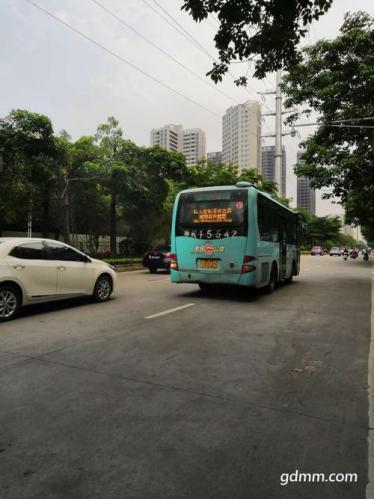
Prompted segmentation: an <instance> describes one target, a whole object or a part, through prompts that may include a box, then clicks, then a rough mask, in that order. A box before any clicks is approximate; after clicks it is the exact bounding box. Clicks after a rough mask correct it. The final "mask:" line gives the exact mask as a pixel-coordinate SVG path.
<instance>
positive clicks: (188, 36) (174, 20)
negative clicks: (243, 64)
mask: <svg viewBox="0 0 374 499" xmlns="http://www.w3.org/2000/svg"><path fill="white" fill-rule="evenodd" d="M143 1H144V0H143ZM152 1H153V3H155V4H156V5H157V6H158V7H159V8H160V9H161V10H162V11H163V12H164V13H165V14H166V15H167V16H168V17H169V18H170V19H171V20H172V21H173V22H174V23H175V24H176V25H177V26H178V28H180V29H181V30H182V31H183V33H184V34H185V36H186V37H187V39H188V40H189V41H190V42H191V43H193V44H194V45H195V46H196V47H198V48H199V50H200V51H201V52H202V53H203V54H205V55H206V56H208V57H209V58H210V59H211V60H212V61H214V62H215V63H216V64H219V61H218V59H216V58H215V57H214V56H213V55H212V54H211V53H210V52H209V51H208V50H207V49H206V48H205V47H204V46H203V45H201V43H200V42H199V41H198V40H196V38H194V37H193V36H192V35H191V33H189V32H188V31H187V30H186V29H185V28H184V27H183V26H182V25H181V24H180V23H179V22H178V21H177V20H176V19H175V17H174V16H172V15H171V14H170V13H169V12H168V11H167V10H166V9H165V8H164V7H163V6H162V5H161V4H160V3H159V2H158V0H152ZM227 74H228V75H229V76H230V77H231V78H232V80H233V81H234V82H235V80H236V76H235V75H234V74H233V73H232V72H231V71H230V70H229V69H228V71H227ZM243 90H244V91H246V92H247V93H248V94H249V95H251V96H252V98H253V95H254V96H255V97H254V98H255V100H257V96H256V95H255V94H254V92H253V91H252V94H251V91H250V90H249V88H248V87H243Z"/></svg>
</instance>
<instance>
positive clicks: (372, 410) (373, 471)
mask: <svg viewBox="0 0 374 499" xmlns="http://www.w3.org/2000/svg"><path fill="white" fill-rule="evenodd" d="M368 371H369V372H368V385H369V388H368V391H369V431H368V433H369V435H368V478H369V481H368V485H367V488H366V498H367V499H372V498H373V497H374V272H373V273H372V278H371V338H370V350H369V368H368Z"/></svg>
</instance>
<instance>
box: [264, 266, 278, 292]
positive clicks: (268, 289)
mask: <svg viewBox="0 0 374 499" xmlns="http://www.w3.org/2000/svg"><path fill="white" fill-rule="evenodd" d="M276 283H277V269H276V267H275V265H273V266H272V267H271V272H270V280H269V284H268V285H267V286H265V288H264V292H265V293H266V294H267V295H270V294H271V293H272V292H273V291H274V289H275V285H276Z"/></svg>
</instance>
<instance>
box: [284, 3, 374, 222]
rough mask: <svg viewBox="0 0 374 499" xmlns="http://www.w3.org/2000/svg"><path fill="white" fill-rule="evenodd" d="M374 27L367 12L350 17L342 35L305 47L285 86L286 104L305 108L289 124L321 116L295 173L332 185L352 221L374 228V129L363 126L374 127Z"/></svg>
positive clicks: (317, 183) (315, 183) (321, 184)
mask: <svg viewBox="0 0 374 499" xmlns="http://www.w3.org/2000/svg"><path fill="white" fill-rule="evenodd" d="M373 28H374V20H373V18H372V17H370V16H369V15H368V14H367V13H365V12H358V13H355V14H346V16H345V20H344V23H343V25H342V27H341V29H340V32H341V33H340V35H339V36H338V37H337V38H335V39H333V40H320V41H318V42H317V43H316V44H315V45H312V46H310V47H307V48H305V49H304V50H303V60H302V62H300V63H299V64H297V65H295V66H294V67H293V68H291V69H290V71H289V73H288V74H287V75H286V76H285V78H284V85H283V89H284V91H285V92H286V94H287V96H288V98H287V100H286V106H288V107H293V106H303V110H302V112H301V113H297V114H294V115H292V116H291V117H290V118H289V120H288V121H289V122H291V123H292V122H294V121H295V120H296V119H297V118H298V117H299V116H300V114H305V115H307V116H309V115H310V113H311V112H312V111H315V112H317V113H318V116H319V118H318V121H319V126H318V128H317V130H316V131H315V133H314V134H313V135H312V136H310V137H309V138H308V139H307V140H305V141H304V143H303V144H302V145H303V147H304V148H305V154H304V155H303V164H300V165H299V166H298V167H297V168H296V173H297V174H298V175H303V176H306V177H308V178H309V179H310V180H311V185H312V186H313V187H315V188H322V187H329V188H330V194H329V195H327V197H329V196H330V197H331V196H336V197H339V198H340V199H341V202H342V204H343V205H344V206H345V208H346V213H347V222H348V223H357V224H361V225H369V226H374V167H373V164H374V129H372V128H360V126H359V125H362V126H364V125H369V126H373V125H374V119H373V118H372V117H373V116H374V97H373V96H374V29H373ZM365 117H371V119H370V120H363V118H365ZM350 120H351V121H350ZM336 121H340V123H341V125H340V126H335V125H336V123H334V122H336ZM347 125H350V126H349V127H348V126H347ZM352 125H353V126H354V127H352ZM356 126H357V128H356Z"/></svg>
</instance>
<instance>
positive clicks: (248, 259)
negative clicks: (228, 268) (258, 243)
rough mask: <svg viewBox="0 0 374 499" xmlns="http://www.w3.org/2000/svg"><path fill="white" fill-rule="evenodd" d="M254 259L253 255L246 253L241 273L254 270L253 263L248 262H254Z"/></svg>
mask: <svg viewBox="0 0 374 499" xmlns="http://www.w3.org/2000/svg"><path fill="white" fill-rule="evenodd" d="M255 260H256V257H255V256H248V255H246V256H245V257H244V260H243V265H242V270H241V274H247V273H248V272H253V271H254V270H256V267H255V266H254V265H249V263H251V262H254V261H255Z"/></svg>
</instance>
